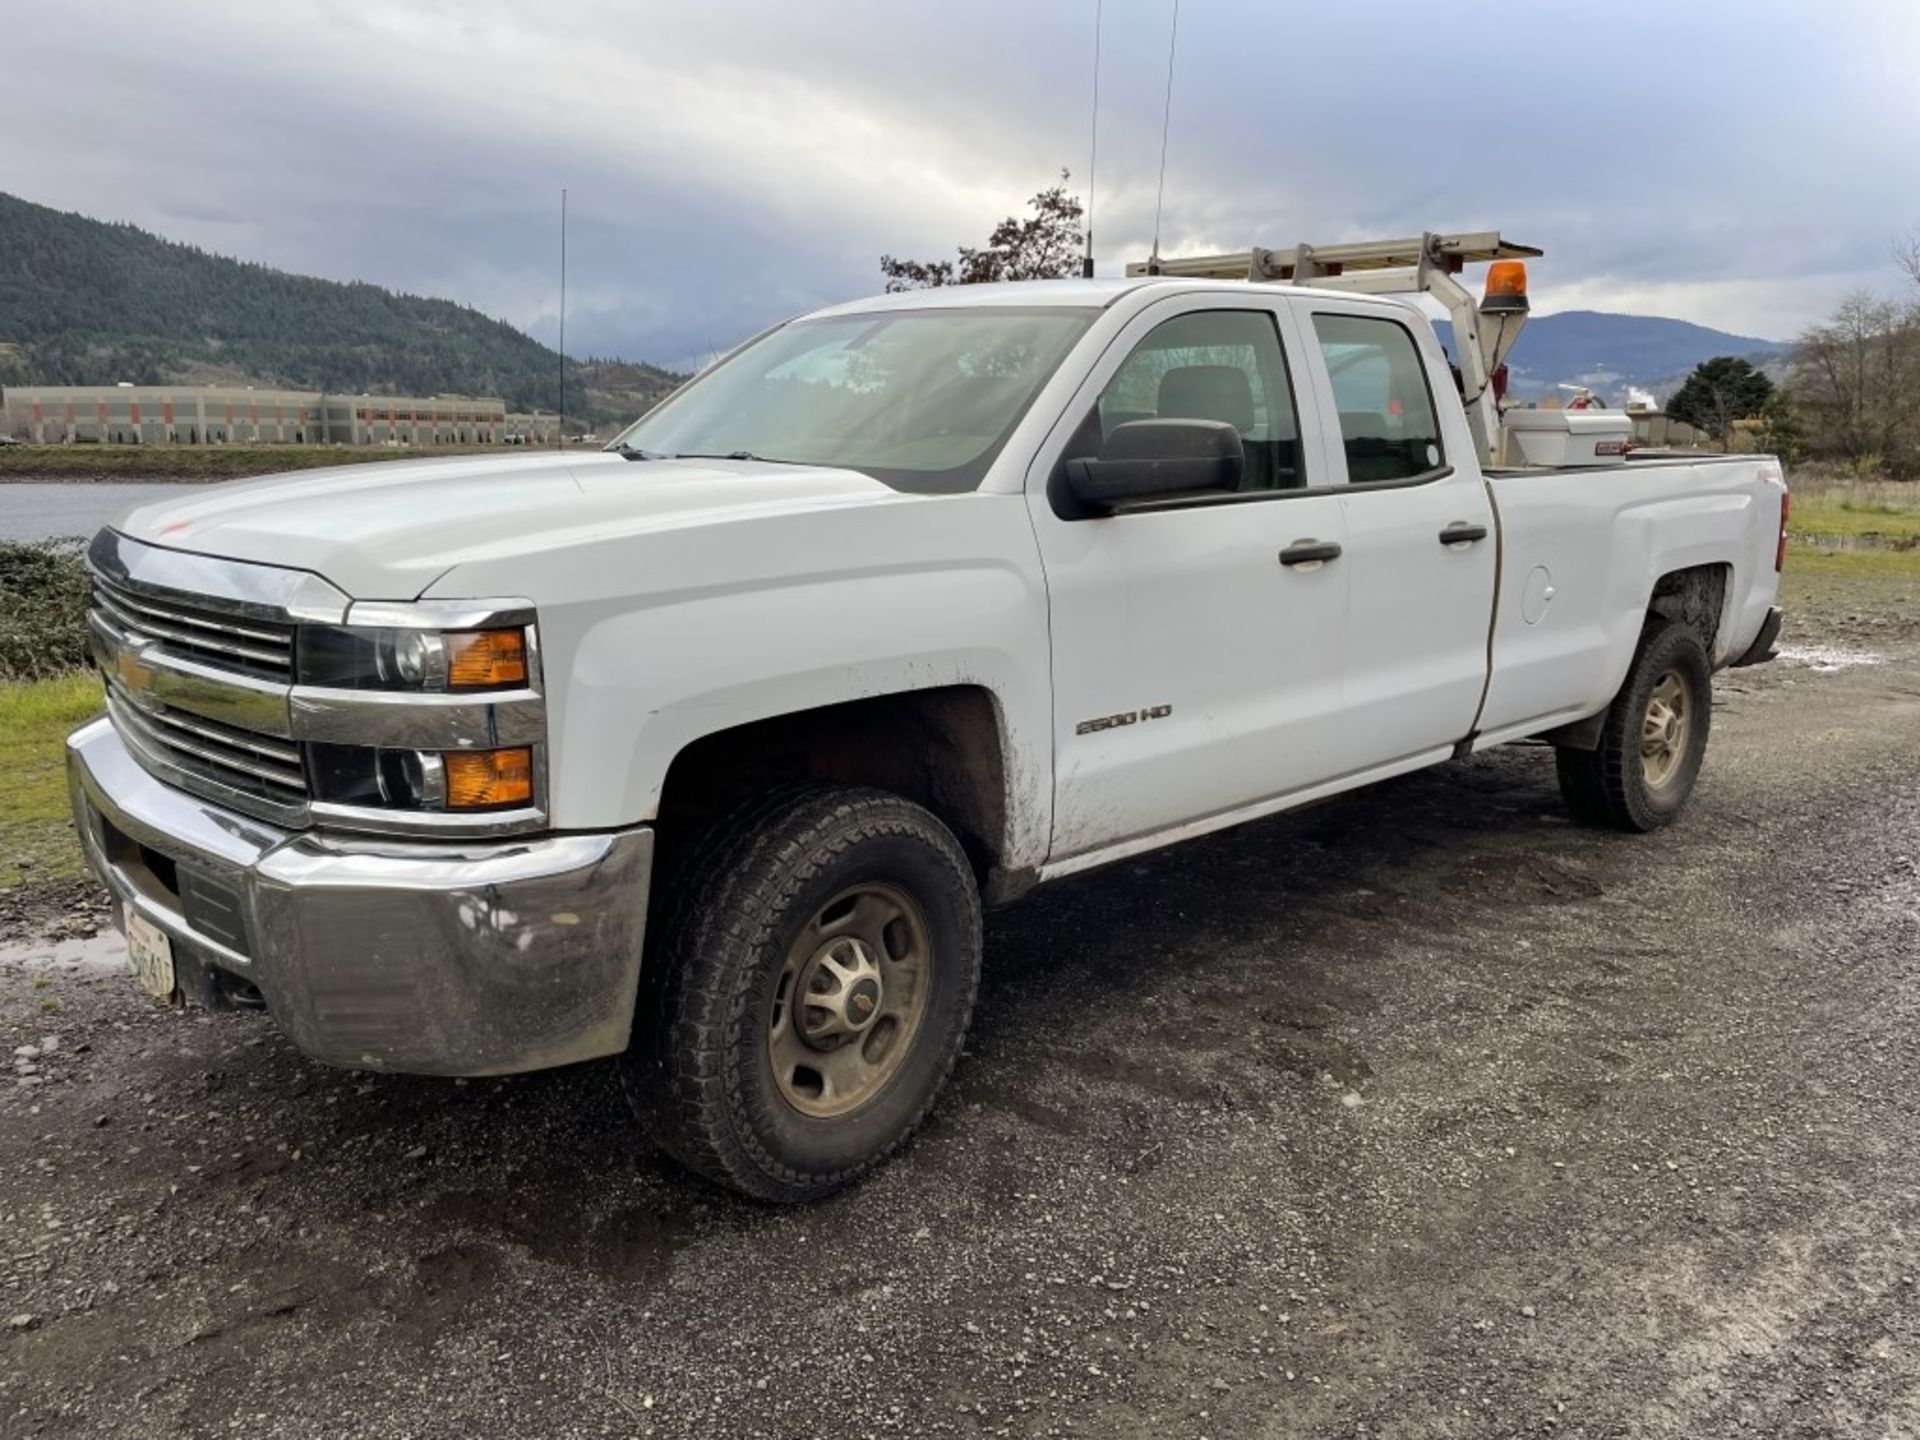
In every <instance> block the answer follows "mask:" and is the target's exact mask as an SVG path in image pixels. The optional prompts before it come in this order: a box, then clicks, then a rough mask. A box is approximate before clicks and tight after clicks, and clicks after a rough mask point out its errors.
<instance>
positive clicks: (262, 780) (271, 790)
mask: <svg viewBox="0 0 1920 1440" xmlns="http://www.w3.org/2000/svg"><path fill="white" fill-rule="evenodd" d="M106 679H107V713H108V714H109V715H110V716H111V717H112V719H113V725H114V728H115V729H116V730H118V731H119V732H120V735H121V737H122V738H123V739H125V740H126V741H127V742H128V743H129V744H131V745H132V746H133V747H134V748H135V750H136V752H137V753H139V754H140V755H141V756H142V757H143V758H144V759H146V760H147V761H148V763H149V768H151V767H152V765H153V764H154V763H156V762H157V763H158V764H159V765H162V766H165V767H169V768H171V769H172V770H174V771H176V772H178V774H179V775H180V777H181V778H182V780H183V781H186V782H189V783H190V782H191V781H193V780H200V781H205V782H211V783H212V784H213V785H215V786H218V787H220V788H221V789H222V790H224V791H227V792H231V794H232V795H233V796H236V797H244V798H247V799H251V800H252V801H254V802H255V804H254V806H252V807H249V808H258V809H260V810H261V811H263V812H264V813H266V814H269V815H272V816H275V817H276V818H291V817H292V816H294V815H296V814H298V813H299V812H301V811H303V810H304V808H305V806H306V803H307V799H308V792H307V776H306V768H305V766H304V765H303V764H302V763H301V758H300V747H299V746H298V745H296V744H294V743H293V742H292V741H290V740H280V739H276V738H275V737H273V736H271V735H261V734H257V733H255V732H254V731H251V730H239V729H236V728H234V727H233V726H231V725H222V724H220V723H219V722H217V721H214V720H208V719H205V718H203V717H201V716H199V715H192V714H189V713H187V712H186V711H183V710H175V709H171V708H169V707H167V706H165V705H161V704H158V703H156V702H154V701H153V700H152V698H151V697H150V696H149V697H146V698H145V701H144V703H141V702H137V701H135V699H134V698H133V696H132V695H131V694H130V693H129V692H128V690H127V688H126V686H125V685H123V684H122V683H121V681H120V678H119V677H118V676H117V675H114V674H111V673H109V674H108V675H107V677H106ZM190 788H191V786H190ZM222 798H226V797H222Z"/></svg>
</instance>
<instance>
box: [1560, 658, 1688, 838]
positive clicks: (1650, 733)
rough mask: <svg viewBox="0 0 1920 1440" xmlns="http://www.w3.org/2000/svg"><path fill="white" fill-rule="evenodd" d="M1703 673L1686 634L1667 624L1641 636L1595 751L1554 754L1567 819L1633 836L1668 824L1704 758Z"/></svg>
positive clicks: (1570, 751) (1686, 794) (1571, 751)
mask: <svg viewBox="0 0 1920 1440" xmlns="http://www.w3.org/2000/svg"><path fill="white" fill-rule="evenodd" d="M1710 670H1711V667H1710V665H1709V663H1708V660H1707V652H1706V649H1705V647H1704V646H1703V645H1702V644H1701V643H1700V637H1699V636H1698V635H1696V634H1695V633H1694V632H1693V631H1692V630H1691V629H1689V628H1687V627H1686V626H1683V625H1676V624H1672V623H1670V622H1666V621H1662V622H1658V623H1656V625H1655V626H1653V627H1652V628H1650V629H1648V631H1647V632H1646V634H1645V635H1643V636H1642V637H1641V641H1640V649H1639V653H1638V654H1636V655H1635V656H1634V662H1633V668H1632V669H1631V670H1630V671H1629V672H1628V674H1627V679H1626V683H1625V684H1624V685H1622V686H1621V687H1620V693H1619V694H1618V695H1616V696H1615V697H1614V700H1613V704H1612V705H1611V706H1609V707H1608V710H1607V718H1606V723H1605V724H1604V725H1603V726H1602V727H1601V731H1600V743H1599V744H1598V746H1596V747H1595V748H1594V749H1592V750H1574V749H1570V748H1563V749H1561V750H1559V751H1558V752H1557V759H1558V766H1559V771H1560V793H1561V795H1562V796H1563V797H1564V798H1565V799H1566V802H1567V808H1568V809H1569V810H1570V811H1572V812H1573V817H1574V819H1576V820H1578V821H1580V822H1581V823H1582V824H1586V825H1597V826H1602V827H1605V828H1608V829H1614V830H1635V831H1647V830H1657V829H1659V828H1660V827H1661V826H1663V825H1668V824H1671V823H1672V822H1673V820H1674V818H1675V817H1676V816H1677V815H1678V814H1679V813H1680V811H1681V810H1682V809H1683V808H1684V807H1685V805H1686V803H1687V798H1688V797H1689V796H1690V795H1691V794H1692V793H1693V785H1694V781H1695V780H1696V779H1698V778H1699V774H1700V764H1701V761H1702V760H1703V759H1704V758H1705V757H1706V753H1707V734H1708V730H1709V728H1710V726H1711V722H1712V718H1713V690H1712V680H1711V675H1710Z"/></svg>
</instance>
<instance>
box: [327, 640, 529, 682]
mask: <svg viewBox="0 0 1920 1440" xmlns="http://www.w3.org/2000/svg"><path fill="white" fill-rule="evenodd" d="M299 672H300V683H301V684H302V685H324V686H328V687H331V688H333V689H341V690H422V691H442V690H510V689H514V688H517V687H519V686H523V685H525V684H526V683H527V632H526V631H525V630H524V629H523V628H521V627H520V626H513V627H511V628H507V629H500V630H452V631H442V630H413V629H408V630H388V629H374V628H370V627H362V626H349V625H307V626H303V627H301V630H300V658H299Z"/></svg>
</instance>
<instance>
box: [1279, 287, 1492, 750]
mask: <svg viewBox="0 0 1920 1440" xmlns="http://www.w3.org/2000/svg"><path fill="white" fill-rule="evenodd" d="M1297 303H1298V304H1299V305H1300V310H1299V312H1298V313H1299V319H1300V322H1301V325H1302V328H1303V330H1305V331H1306V332H1307V334H1308V336H1309V337H1310V340H1309V344H1310V346H1311V348H1312V352H1313V354H1312V359H1311V362H1310V364H1311V367H1312V373H1313V375H1314V379H1315V384H1316V389H1317V391H1318V393H1319V395H1320V397H1321V404H1322V406H1323V407H1324V410H1325V413H1326V414H1327V415H1329V416H1330V417H1331V416H1337V417H1338V424H1339V429H1340V433H1339V434H1338V436H1335V437H1331V438H1332V443H1331V444H1330V446H1329V448H1330V449H1331V450H1332V451H1333V457H1332V458H1333V460H1334V463H1335V464H1337V465H1339V466H1341V467H1342V468H1343V469H1344V472H1345V473H1344V476H1343V477H1341V478H1343V479H1344V480H1345V489H1344V491H1343V496H1344V498H1343V502H1342V508H1343V520H1344V524H1345V527H1346V532H1347V540H1346V555H1345V558H1344V560H1343V563H1344V564H1345V565H1346V567H1347V605H1348V619H1347V630H1346V646H1345V661H1344V666H1343V673H1342V683H1343V689H1344V693H1345V698H1346V705H1347V708H1348V713H1349V716H1350V719H1351V724H1350V725H1349V726H1348V727H1347V732H1346V734H1347V744H1346V747H1345V750H1344V754H1343V759H1342V769H1343V770H1348V771H1357V770H1361V769H1365V768H1369V767H1371V766H1375V765H1384V764H1392V763H1394V762H1397V761H1402V760H1406V759H1408V758H1410V757H1413V756H1416V755H1421V754H1426V753H1430V752H1434V751H1437V750H1439V749H1441V748H1443V747H1448V746H1451V745H1453V744H1454V743H1456V742H1457V741H1459V740H1461V739H1462V738H1464V737H1465V736H1466V735H1467V733H1468V732H1469V731H1470V730H1471V729H1472V728H1473V723H1474V717H1475V716H1476V714H1477V713H1478V711H1479V708H1480V698H1481V694H1482V692H1483V691H1484V689H1485V686H1486V680H1487V637H1488V634H1489V631H1490V629H1491V622H1492V612H1493V600H1494V586H1495V581H1496V571H1497V568H1498V563H1499V562H1498V537H1497V536H1496V535H1495V533H1494V514H1493V505H1492V501H1491V499H1490V498H1489V497H1488V494H1487V487H1486V484H1485V482H1484V480H1483V479H1482V478H1481V474H1480V466H1479V462H1478V458H1477V456H1476V455H1475V453H1474V450H1473V448H1472V440H1471V437H1470V435H1469V433H1468V431H1467V427H1466V422H1465V416H1464V412H1463V411H1462V410H1461V407H1460V404H1459V401H1458V400H1457V398H1456V397H1455V395H1454V394H1453V393H1452V392H1451V388H1449V389H1448V391H1447V392H1445V393H1436V391H1435V389H1434V383H1433V381H1434V377H1435V376H1439V377H1445V376H1446V375H1447V373H1448V372H1447V369H1446V363H1445V357H1444V355H1443V354H1442V352H1441V350H1440V348H1439V344H1438V342H1437V341H1436V340H1435V338H1434V336H1433V333H1432V329H1431V327H1430V326H1428V325H1426V324H1425V323H1424V322H1423V321H1421V320H1420V319H1419V318H1418V317H1417V316H1415V315H1413V314H1411V313H1410V312H1406V311H1404V310H1403V309H1402V308H1401V307H1398V306H1381V305H1368V304H1365V303H1364V302H1360V303H1354V304H1344V303H1342V302H1340V301H1336V300H1330V299H1324V298H1320V297H1315V298H1313V299H1307V298H1306V297H1301V299H1300V300H1299V301H1298V302H1297ZM1436 366H1437V367H1438V368H1435V367H1436ZM1443 383H1444V382H1443ZM1446 421H1452V422H1453V423H1451V424H1449V423H1445V422H1446Z"/></svg>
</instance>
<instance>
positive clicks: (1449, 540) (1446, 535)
mask: <svg viewBox="0 0 1920 1440" xmlns="http://www.w3.org/2000/svg"><path fill="white" fill-rule="evenodd" d="M1486 538H1487V527H1486V526H1484V525H1466V524H1461V523H1459V522H1455V523H1454V524H1452V525H1449V526H1447V528H1446V529H1444V530H1442V531H1441V532H1440V543H1441V544H1442V545H1471V544H1473V542H1474V541H1476V540H1484V539H1486Z"/></svg>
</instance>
